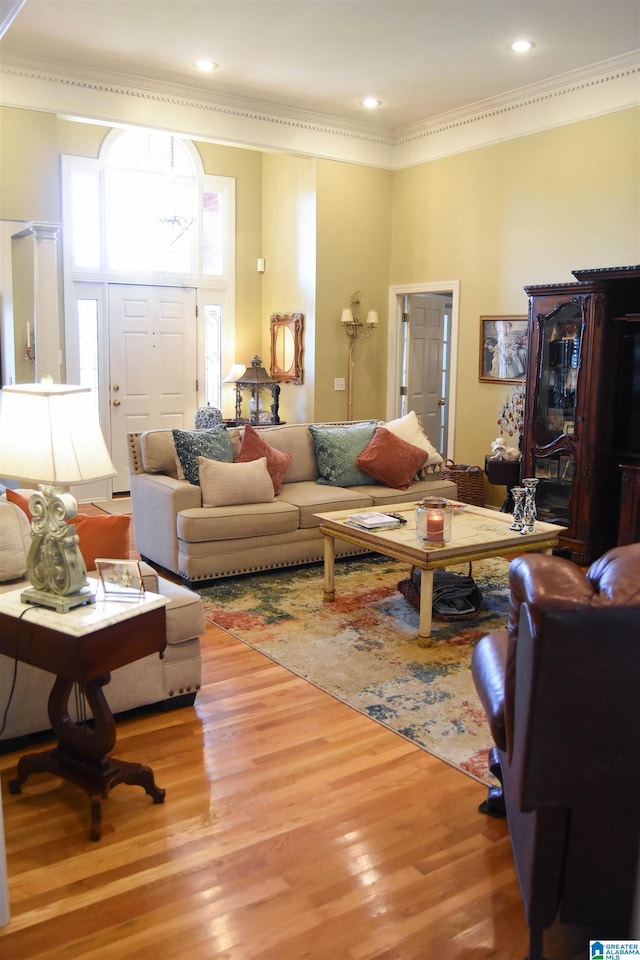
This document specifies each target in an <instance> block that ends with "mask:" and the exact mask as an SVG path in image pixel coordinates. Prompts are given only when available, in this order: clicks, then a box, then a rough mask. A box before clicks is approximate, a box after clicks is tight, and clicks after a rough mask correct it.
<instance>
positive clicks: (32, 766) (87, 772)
mask: <svg viewBox="0 0 640 960" xmlns="http://www.w3.org/2000/svg"><path fill="white" fill-rule="evenodd" d="M109 679H110V677H109V674H104V675H103V676H100V677H96V678H95V679H93V680H89V681H88V682H87V683H86V684H85V687H84V691H85V695H86V698H87V702H88V704H89V707H90V709H91V712H92V714H93V720H94V724H93V727H87V726H79V725H77V724H75V723H73V721H72V720H71V718H70V716H69V710H68V701H69V695H70V692H71V689H72V687H73V684H72V682H71V681H70V680H65V679H64V678H62V677H57V678H56V681H55V683H54V685H53V689H52V691H51V695H50V697H49V719H50V721H51V726H52V727H53V730H54V733H55V734H56V735H57V737H58V745H57V747H55V748H54V749H53V750H47V751H45V752H43V753H30V754H27V755H26V756H24V757H21V758H20V760H19V762H18V769H17V776H16V777H15V779H13V780H10V781H9V790H10V792H11V793H20V792H21V790H22V784H23V783H24V782H25V780H26V779H27V778H28V777H29V776H30V775H31V774H32V773H51V774H53V775H54V776H57V777H61V778H62V779H64V780H68V781H69V782H70V783H75V784H76V785H77V786H79V787H81V788H82V789H83V790H84V791H85V793H86V794H87V795H88V797H89V804H90V812H91V827H90V831H89V836H90V838H91V839H92V840H99V839H100V837H101V836H102V801H103V800H104V799H105V798H106V797H107V796H108V794H109V792H110V791H111V790H112V789H113V788H114V787H115V786H117V785H118V784H119V783H126V784H131V785H136V786H140V787H142V789H143V790H144V791H145V793H146V794H147V795H148V796H150V797H151V798H152V800H153V802H154V803H163V802H164V798H165V791H164V790H163V789H162V788H161V787H158V786H157V785H156V782H155V779H154V775H153V771H152V770H151V768H150V767H146V766H143V765H142V764H140V763H131V762H129V761H127V760H118V759H117V758H116V757H113V756H110V755H108V754H109V751H110V750H111V749H112V748H113V747H114V745H115V742H116V724H115V721H114V719H113V714H112V713H111V710H110V708H109V704H108V703H107V700H106V698H105V695H104V693H103V691H102V687H103V686H104V685H105V684H107V683H108V682H109Z"/></svg>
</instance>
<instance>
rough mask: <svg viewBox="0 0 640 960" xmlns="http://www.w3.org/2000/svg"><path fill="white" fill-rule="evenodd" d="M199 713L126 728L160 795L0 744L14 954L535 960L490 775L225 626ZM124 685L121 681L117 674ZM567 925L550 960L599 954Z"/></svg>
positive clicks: (123, 748) (6, 957) (224, 959)
mask: <svg viewBox="0 0 640 960" xmlns="http://www.w3.org/2000/svg"><path fill="white" fill-rule="evenodd" d="M202 647H203V687H202V690H201V691H200V693H199V695H198V698H197V701H196V705H195V707H194V708H186V709H182V710H177V711H173V712H168V713H146V714H143V715H139V716H137V717H135V718H128V719H125V720H122V721H121V722H120V723H119V725H118V743H117V745H116V750H115V752H116V754H117V755H118V756H120V757H122V758H123V759H130V760H142V761H144V762H146V763H148V764H149V765H150V766H152V767H153V769H154V772H155V774H156V780H157V782H158V784H159V785H160V786H162V787H165V788H166V790H167V797H166V801H165V803H164V804H163V805H162V806H154V805H153V804H152V803H151V801H150V799H149V798H148V797H147V796H146V795H145V794H144V792H143V791H142V790H141V789H140V788H139V787H129V786H126V785H120V786H118V787H117V788H116V789H115V790H114V791H113V792H112V793H111V794H110V796H109V797H108V799H107V800H106V801H105V802H104V804H103V836H102V839H101V840H100V841H99V842H97V843H96V842H92V841H90V840H89V839H88V823H89V809H88V801H87V798H86V796H85V794H84V793H83V792H82V791H80V790H78V789H77V788H75V787H73V786H72V785H70V784H66V783H62V782H61V781H59V780H56V779H55V778H53V777H50V776H45V775H42V776H34V777H32V778H30V780H29V781H28V782H27V784H26V785H25V786H24V788H23V792H22V794H21V795H20V796H12V795H11V794H9V792H8V789H7V781H8V780H9V779H10V777H11V776H12V775H13V772H14V769H15V764H16V762H17V760H18V756H19V755H18V754H9V755H5V756H2V757H0V772H1V776H2V796H3V804H4V820H5V831H6V843H7V860H8V871H9V894H10V904H11V922H10V924H9V925H8V926H7V927H5V928H3V929H2V930H0V958H1V960H59V958H60V960H62V958H63V957H64V958H68V960H73V958H75V960H98V958H100V960H104V958H105V957H107V956H112V957H117V958H118V960H143V958H144V960H150V958H153V960H165V958H166V960H169V958H172V960H175V958H178V960H181V958H190V960H193V958H196V960H210V958H211V960H213V958H215V960H373V958H375V960H431V958H439V960H490V958H500V960H523V958H524V957H525V954H526V950H527V928H526V925H525V921H524V916H523V910H522V904H521V900H520V895H519V890H518V884H517V880H516V877H515V873H514V869H513V863H512V857H511V849H510V845H509V838H508V833H507V827H506V824H505V822H504V821H501V820H493V819H491V818H488V817H485V816H482V815H481V814H479V813H478V812H477V805H478V803H480V802H481V800H482V799H483V797H484V787H483V786H482V785H481V784H479V783H477V782H476V781H474V780H472V779H471V778H469V777H467V776H465V775H464V774H462V773H460V772H459V771H457V770H455V769H454V768H452V767H449V766H448V765H447V764H445V763H442V762H441V761H439V760H437V759H435V758H434V757H432V756H430V755H429V754H427V753H425V752H424V751H423V750H420V749H419V748H417V747H415V746H413V745H412V744H411V743H409V742H408V741H405V740H404V739H402V738H401V737H399V736H397V735H396V734H393V733H391V732H389V731H387V730H386V729H384V728H383V727H381V726H379V725H378V724H376V723H375V722H374V721H372V720H369V719H367V718H365V717H362V716H360V715H359V714H358V713H356V712H355V711H353V710H351V709H350V708H349V707H347V706H345V705H344V704H341V703H339V702H338V701H336V700H334V699H333V698H331V697H330V696H328V695H327V694H325V693H323V692H322V691H319V690H317V689H316V688H315V687H313V686H312V685H311V684H309V683H306V682H305V681H304V680H301V679H299V678H297V677H295V676H293V675H292V674H290V673H288V672H287V671H286V670H284V669H283V668H281V667H279V666H278V665H276V664H274V663H272V662H271V661H270V660H268V659H267V658H265V657H263V656H262V655H261V654H259V653H257V652H255V651H254V650H251V649H250V648H249V647H247V646H245V645H244V644H243V643H241V642H239V641H237V640H235V639H234V638H233V637H230V636H229V635H228V634H227V633H225V632H224V631H222V630H220V629H219V628H217V627H215V626H213V625H209V626H208V628H207V632H206V635H205V637H204V638H203V644H202ZM106 694H107V696H108V687H107V688H106ZM587 937H588V934H587V933H585V932H584V931H579V930H577V929H575V928H566V927H562V926H560V925H559V924H558V925H556V926H555V927H554V928H553V929H552V931H551V932H550V933H549V934H548V935H547V938H546V951H545V953H546V956H547V957H548V958H549V960H583V958H586V957H587V947H588V939H587Z"/></svg>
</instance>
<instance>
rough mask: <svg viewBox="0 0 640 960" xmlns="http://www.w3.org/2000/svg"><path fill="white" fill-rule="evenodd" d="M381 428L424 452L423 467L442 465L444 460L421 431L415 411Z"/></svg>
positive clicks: (389, 421) (388, 422)
mask: <svg viewBox="0 0 640 960" xmlns="http://www.w3.org/2000/svg"><path fill="white" fill-rule="evenodd" d="M383 426H384V427H386V429H387V430H390V431H391V433H394V434H395V435H396V436H397V437H400V438H401V439H402V440H406V441H407V443H412V444H413V445H414V447H420V448H421V449H422V450H424V451H425V453H426V454H427V458H426V460H425V462H424V464H423V465H424V466H425V467H427V466H428V467H430V466H433V465H434V464H441V463H444V459H443V458H442V457H441V456H440V454H439V453H438V451H437V450H436V448H435V447H434V446H433V444H432V443H431V441H430V440H429V437H428V436H427V435H426V433H425V432H424V430H423V429H422V425H421V423H420V420H419V419H418V417H417V415H416V412H415V410H411V411H410V412H409V413H407V414H406V415H405V416H404V417H398V418H397V419H396V420H388V421H387V422H386V423H385V424H383Z"/></svg>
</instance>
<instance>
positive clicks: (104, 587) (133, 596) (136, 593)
mask: <svg viewBox="0 0 640 960" xmlns="http://www.w3.org/2000/svg"><path fill="white" fill-rule="evenodd" d="M96 570H97V572H98V581H99V584H100V589H101V591H102V594H103V598H104V599H105V600H139V599H140V598H141V597H142V596H143V595H144V580H143V579H142V570H141V569H140V563H139V561H138V560H109V559H108V558H106V557H100V558H96Z"/></svg>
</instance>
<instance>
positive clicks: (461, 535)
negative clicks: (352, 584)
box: [316, 501, 559, 637]
mask: <svg viewBox="0 0 640 960" xmlns="http://www.w3.org/2000/svg"><path fill="white" fill-rule="evenodd" d="M451 503H452V504H453V505H454V514H453V525H452V531H451V540H450V542H449V543H447V544H445V546H443V547H434V546H433V545H432V544H428V543H425V542H424V541H422V540H420V541H418V540H417V539H416V506H417V504H416V503H413V502H412V503H394V504H390V505H389V506H388V508H386V510H387V512H393V513H401V514H402V515H403V516H405V517H406V518H407V522H406V524H403V525H402V526H401V527H395V528H394V529H392V530H360V529H359V528H357V527H353V526H350V525H349V524H348V522H347V521H348V518H349V516H350V515H351V514H353V513H354V512H355V511H354V510H336V511H335V512H333V513H317V514H316V517H317V518H318V519H319V521H320V531H321V532H322V534H323V535H324V598H325V600H335V556H336V554H335V541H336V540H344V541H346V542H347V543H353V544H355V545H356V546H359V547H363V548H365V549H368V550H370V551H372V552H375V553H381V554H383V555H384V556H386V557H393V558H394V559H395V560H403V561H404V562H405V563H407V564H410V565H411V566H415V567H418V568H419V569H420V570H422V581H421V588H420V626H419V630H418V634H419V636H420V637H430V636H431V619H432V609H431V608H432V603H433V571H434V570H436V569H438V568H440V567H449V566H451V565H452V564H455V563H468V562H471V561H473V560H484V559H486V558H487V557H510V556H512V557H513V556H517V555H519V554H521V553H529V552H531V551H537V552H547V553H548V552H550V551H551V550H552V549H553V547H556V546H557V545H558V532H559V530H558V527H557V526H555V525H554V524H552V523H542V522H541V521H536V523H535V530H534V532H533V533H527V534H521V533H519V532H517V531H515V530H510V529H509V524H510V523H511V522H512V520H513V517H512V516H511V514H509V513H498V512H497V511H496V510H487V509H486V508H485V507H474V506H471V505H470V504H464V503H456V501H451ZM374 511H375V512H376V513H384V512H385V508H384V507H382V508H381V507H371V512H374ZM358 512H359V513H365V512H367V511H364V510H358Z"/></svg>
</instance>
